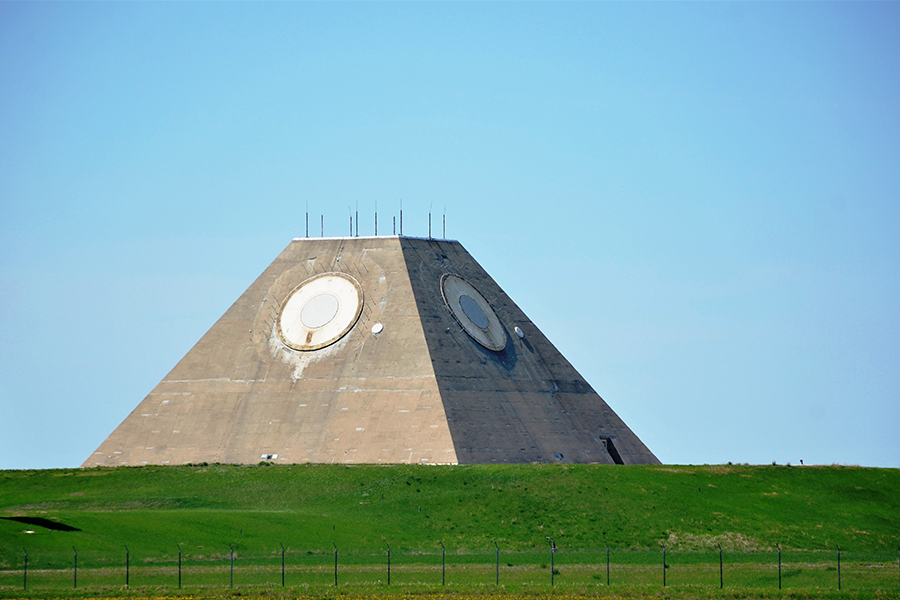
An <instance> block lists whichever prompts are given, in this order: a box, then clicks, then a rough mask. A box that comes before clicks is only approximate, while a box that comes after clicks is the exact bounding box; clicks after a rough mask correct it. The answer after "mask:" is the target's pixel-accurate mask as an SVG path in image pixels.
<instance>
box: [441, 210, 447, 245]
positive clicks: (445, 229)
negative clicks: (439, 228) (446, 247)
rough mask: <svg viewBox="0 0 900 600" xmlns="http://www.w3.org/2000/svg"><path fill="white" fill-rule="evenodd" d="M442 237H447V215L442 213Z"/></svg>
mask: <svg viewBox="0 0 900 600" xmlns="http://www.w3.org/2000/svg"><path fill="white" fill-rule="evenodd" d="M442 237H443V239H445V240H446V239H447V215H444V235H443V236H442Z"/></svg>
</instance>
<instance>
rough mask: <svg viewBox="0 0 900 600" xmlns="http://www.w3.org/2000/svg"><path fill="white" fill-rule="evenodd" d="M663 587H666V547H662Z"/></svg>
mask: <svg viewBox="0 0 900 600" xmlns="http://www.w3.org/2000/svg"><path fill="white" fill-rule="evenodd" d="M663 587H666V547H665V546H663Z"/></svg>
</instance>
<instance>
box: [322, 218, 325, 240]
mask: <svg viewBox="0 0 900 600" xmlns="http://www.w3.org/2000/svg"><path fill="white" fill-rule="evenodd" d="M321 217H322V237H325V215H321Z"/></svg>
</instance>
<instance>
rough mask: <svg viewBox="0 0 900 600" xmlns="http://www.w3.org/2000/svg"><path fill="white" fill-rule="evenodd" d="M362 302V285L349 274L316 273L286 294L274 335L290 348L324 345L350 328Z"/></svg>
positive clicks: (321, 346) (336, 339) (310, 348)
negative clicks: (276, 331)
mask: <svg viewBox="0 0 900 600" xmlns="http://www.w3.org/2000/svg"><path fill="white" fill-rule="evenodd" d="M362 304H363V293H362V288H361V287H360V286H359V283H358V282H357V281H356V280H355V279H353V278H352V277H350V276H349V275H345V274H343V273H322V274H321V275H316V276H315V277H313V278H311V279H307V280H306V281H304V282H303V283H301V284H300V285H298V286H297V287H296V288H294V291H292V292H291V293H290V294H289V295H288V297H287V300H285V302H284V307H283V308H282V309H281V314H279V315H278V337H280V338H281V341H282V342H284V343H285V345H286V346H289V347H290V348H293V349H294V350H304V351H308V350H318V349H319V348H324V347H325V346H328V345H331V344H333V343H335V342H336V341H338V340H339V339H341V338H342V337H344V335H346V334H347V332H348V331H350V330H351V329H352V328H353V326H354V325H355V324H356V321H357V319H359V313H360V312H362Z"/></svg>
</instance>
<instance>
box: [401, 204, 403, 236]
mask: <svg viewBox="0 0 900 600" xmlns="http://www.w3.org/2000/svg"><path fill="white" fill-rule="evenodd" d="M400 235H403V200H400Z"/></svg>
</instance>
